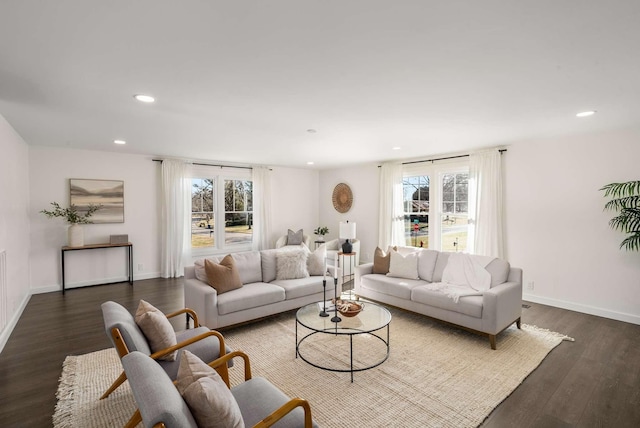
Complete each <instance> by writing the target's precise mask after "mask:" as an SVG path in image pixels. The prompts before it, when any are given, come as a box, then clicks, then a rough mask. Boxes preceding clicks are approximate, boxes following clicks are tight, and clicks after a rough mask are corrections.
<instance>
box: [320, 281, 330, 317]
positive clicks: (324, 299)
mask: <svg viewBox="0 0 640 428" xmlns="http://www.w3.org/2000/svg"><path fill="white" fill-rule="evenodd" d="M319 315H320V316H321V317H328V316H329V313H328V312H327V279H326V278H323V279H322V311H321V312H320V314H319Z"/></svg>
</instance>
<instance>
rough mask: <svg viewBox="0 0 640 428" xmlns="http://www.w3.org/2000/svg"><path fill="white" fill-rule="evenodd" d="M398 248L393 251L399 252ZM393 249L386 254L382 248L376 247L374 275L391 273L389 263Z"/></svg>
mask: <svg viewBox="0 0 640 428" xmlns="http://www.w3.org/2000/svg"><path fill="white" fill-rule="evenodd" d="M397 249H398V247H393V250H397ZM391 251H392V250H391V247H389V250H388V251H387V253H386V254H385V252H384V251H382V249H381V248H380V247H376V251H375V252H374V253H373V273H378V274H381V275H386V274H387V273H389V262H390V261H391Z"/></svg>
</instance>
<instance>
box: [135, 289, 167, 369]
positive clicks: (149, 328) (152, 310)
mask: <svg viewBox="0 0 640 428" xmlns="http://www.w3.org/2000/svg"><path fill="white" fill-rule="evenodd" d="M135 320H136V324H137V325H138V327H140V330H142V332H143V333H144V336H145V337H146V339H147V341H148V342H149V348H151V352H152V353H153V352H158V351H162V350H163V349H166V348H169V347H170V346H174V345H176V344H177V343H178V341H177V339H176V332H175V331H174V330H173V327H172V326H171V323H170V322H169V320H168V319H167V317H166V315H165V314H163V313H162V312H161V311H160V310H159V309H158V308H156V307H155V306H153V305H152V304H151V303H148V302H146V301H144V300H140V303H139V304H138V309H137V310H136V316H135ZM176 352H177V351H173V352H171V353H169V354H167V355H164V356H162V357H160V358H159V359H161V360H167V361H175V360H176Z"/></svg>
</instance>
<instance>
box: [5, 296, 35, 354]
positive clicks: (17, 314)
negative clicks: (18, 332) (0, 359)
mask: <svg viewBox="0 0 640 428" xmlns="http://www.w3.org/2000/svg"><path fill="white" fill-rule="evenodd" d="M29 299H31V293H29V294H27V295H26V296H25V297H24V299H22V302H20V306H18V310H17V311H15V313H14V314H13V316H12V317H11V319H10V320H9V322H8V323H7V325H6V326H5V328H4V330H2V333H0V352H2V350H3V349H4V345H6V344H7V341H8V340H9V337H10V336H11V333H13V329H14V328H16V325H17V324H18V320H19V319H20V317H21V316H22V312H23V311H24V308H26V307H27V303H29Z"/></svg>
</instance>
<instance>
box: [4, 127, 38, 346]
mask: <svg viewBox="0 0 640 428" xmlns="http://www.w3.org/2000/svg"><path fill="white" fill-rule="evenodd" d="M0 153H1V155H0V251H1V250H5V251H6V252H7V286H8V289H7V299H6V301H5V300H3V301H0V305H2V308H3V309H2V310H5V311H6V312H5V316H6V325H5V327H4V329H3V328H2V325H0V330H1V331H0V350H2V348H3V347H4V345H5V343H6V341H7V339H8V338H9V334H10V333H11V331H12V330H13V327H15V324H16V323H17V321H18V318H19V317H20V314H21V313H22V310H23V309H24V307H25V306H26V304H27V302H28V301H29V297H30V295H31V294H30V292H29V157H28V147H27V144H26V143H25V142H24V141H23V140H22V138H21V137H20V136H19V135H18V134H17V133H16V132H15V131H14V129H13V128H12V127H11V125H9V123H7V121H6V120H5V119H4V117H2V116H0Z"/></svg>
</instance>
